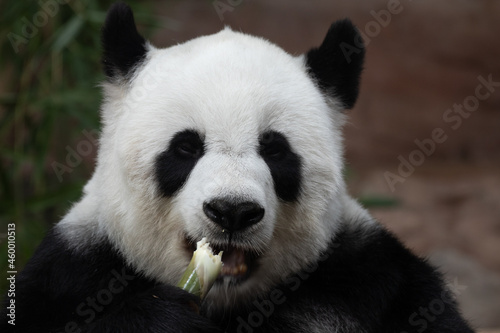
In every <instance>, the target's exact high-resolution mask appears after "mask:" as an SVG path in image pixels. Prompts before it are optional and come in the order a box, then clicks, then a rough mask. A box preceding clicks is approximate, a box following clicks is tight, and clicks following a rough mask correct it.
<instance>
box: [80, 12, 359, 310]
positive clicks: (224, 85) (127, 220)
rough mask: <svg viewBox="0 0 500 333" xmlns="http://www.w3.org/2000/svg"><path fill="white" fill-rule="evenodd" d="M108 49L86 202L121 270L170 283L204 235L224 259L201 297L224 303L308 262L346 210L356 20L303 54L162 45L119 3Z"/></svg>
mask: <svg viewBox="0 0 500 333" xmlns="http://www.w3.org/2000/svg"><path fill="white" fill-rule="evenodd" d="M102 40H103V48H104V58H103V65H104V71H105V73H106V77H107V79H106V82H105V83H104V84H103V86H104V94H105V100H104V103H103V106H102V121H103V129H102V135H101V140H100V148H99V155H98V159H97V167H96V171H95V174H94V177H93V179H92V180H91V181H90V182H89V184H88V185H87V187H86V194H87V196H91V197H93V198H94V201H95V202H96V205H97V206H98V207H99V209H98V212H99V213H98V218H97V219H98V220H99V226H100V228H101V229H102V230H103V232H104V233H105V234H106V235H107V237H108V238H109V239H111V241H112V242H113V243H114V245H115V246H116V247H117V248H118V249H119V250H120V251H121V253H122V254H123V255H124V257H125V258H126V260H127V261H128V262H129V264H131V265H132V266H134V267H135V268H136V269H138V270H140V271H142V272H143V273H144V274H145V275H146V276H149V277H151V278H154V279H156V280H159V281H162V282H165V283H171V284H175V283H176V282H177V281H178V279H179V278H180V276H181V275H182V273H183V271H184V269H185V268H186V266H187V264H188V262H189V260H190V258H191V255H192V250H193V248H192V247H193V244H195V242H196V241H198V240H200V239H201V238H202V237H207V239H208V241H209V242H210V243H211V245H213V247H215V248H216V249H220V250H223V251H224V257H223V262H224V273H223V275H222V276H221V277H220V278H219V280H218V281H217V283H216V285H215V286H214V288H213V289H212V290H211V291H210V293H209V295H208V297H207V299H211V300H212V301H213V302H215V303H217V302H219V303H221V304H223V303H226V300H227V299H232V300H234V299H244V296H245V295H250V294H251V295H255V294H256V293H259V292H261V291H264V290H266V289H267V288H269V286H270V285H272V284H273V283H277V282H279V281H280V279H283V278H284V277H286V275H287V274H290V273H291V272H294V271H297V270H299V269H301V268H304V267H305V266H306V265H307V264H309V263H310V262H312V261H314V260H316V259H317V258H318V256H319V254H320V253H321V252H322V251H324V250H325V249H326V247H327V244H328V242H329V241H330V240H331V238H332V236H333V234H334V232H335V228H336V221H335V218H336V217H338V216H339V214H341V212H342V203H341V201H342V197H343V196H344V188H345V186H344V183H343V180H342V167H343V162H342V136H341V126H342V124H343V122H344V116H343V113H342V111H343V110H344V109H349V108H351V107H352V106H353V104H354V102H355V100H356V98H357V94H358V84H359V75H360V72H361V68H362V62H363V56H364V49H363V47H362V45H361V44H360V37H359V34H358V32H357V30H356V29H355V28H354V26H353V25H352V24H351V22H350V21H348V20H344V21H339V22H337V23H334V24H333V25H332V27H331V28H330V30H329V31H328V33H327V35H326V38H325V40H324V42H323V43H322V45H321V46H320V47H318V48H315V49H312V50H311V51H309V52H308V53H306V54H304V55H300V56H292V55H290V54H288V53H286V52H285V51H283V50H282V49H280V48H279V47H277V46H275V45H273V44H271V43H269V42H268V41H266V40H264V39H261V38H257V37H252V36H249V35H246V34H243V33H240V32H234V31H232V30H231V29H229V28H226V29H224V30H222V31H221V32H219V33H217V34H214V35H210V36H204V37H200V38H196V39H193V40H191V41H188V42H186V43H183V44H179V45H175V46H171V47H169V48H166V49H158V48H155V47H153V46H152V45H151V44H149V43H148V42H147V41H145V40H144V38H143V37H141V36H140V35H139V34H138V32H137V30H136V27H135V23H134V19H133V15H132V12H131V11H130V9H129V8H128V7H127V6H126V5H124V4H120V3H119V4H115V5H114V6H113V7H112V8H111V10H110V12H109V13H108V16H107V19H106V22H105V26H104V28H103V32H102ZM342 46H348V47H347V48H345V47H344V48H343V47H342ZM346 49H347V50H355V51H353V52H351V53H349V54H346V52H344V51H345V50H346Z"/></svg>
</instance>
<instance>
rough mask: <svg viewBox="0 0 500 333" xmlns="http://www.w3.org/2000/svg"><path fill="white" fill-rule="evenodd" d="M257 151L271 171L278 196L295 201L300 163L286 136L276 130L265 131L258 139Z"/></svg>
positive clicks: (300, 176) (298, 186) (298, 190)
mask: <svg viewBox="0 0 500 333" xmlns="http://www.w3.org/2000/svg"><path fill="white" fill-rule="evenodd" d="M259 153H260V155H261V156H262V158H263V159H264V161H265V162H266V164H267V166H268V167H269V170H270V171H271V176H272V177H273V181H274V189H275V191H276V194H277V195H278V197H279V198H280V199H282V200H284V201H296V200H297V198H298V196H299V193H300V185H301V178H302V175H301V173H302V163H301V160H300V156H299V155H297V154H296V153H295V152H294V151H293V150H292V148H291V146H290V144H289V143H288V140H287V139H286V137H285V136H284V135H283V134H281V133H279V132H276V131H268V132H265V133H264V134H262V136H261V137H260V140H259Z"/></svg>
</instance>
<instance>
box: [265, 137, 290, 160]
mask: <svg viewBox="0 0 500 333" xmlns="http://www.w3.org/2000/svg"><path fill="white" fill-rule="evenodd" d="M289 151H290V146H289V145H288V142H287V141H286V139H285V137H284V136H283V135H281V134H280V133H277V132H266V133H264V134H263V135H262V138H261V139H260V154H261V156H262V157H265V158H269V159H274V160H279V159H282V158H284V157H285V156H286V154H287V152H289Z"/></svg>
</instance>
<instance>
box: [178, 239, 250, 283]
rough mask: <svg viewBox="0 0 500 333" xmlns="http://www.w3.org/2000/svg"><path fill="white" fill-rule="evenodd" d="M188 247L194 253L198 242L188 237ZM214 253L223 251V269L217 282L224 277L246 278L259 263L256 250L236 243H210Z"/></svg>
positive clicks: (232, 278) (236, 280) (233, 278)
mask: <svg viewBox="0 0 500 333" xmlns="http://www.w3.org/2000/svg"><path fill="white" fill-rule="evenodd" d="M187 243H188V248H189V250H190V251H191V253H193V252H194V251H195V250H196V242H194V241H192V240H190V239H189V238H187ZM210 246H211V247H212V250H213V252H214V253H219V252H220V251H222V270H221V274H220V276H219V277H218V279H217V281H216V282H222V281H223V280H224V279H229V280H232V281H233V282H242V281H244V280H246V279H247V278H248V277H249V276H250V275H251V273H252V271H253V270H254V269H255V267H256V265H257V259H258V254H257V253H256V252H255V251H252V250H248V249H244V248H243V247H240V246H238V245H236V244H232V243H229V244H224V245H218V244H214V243H210Z"/></svg>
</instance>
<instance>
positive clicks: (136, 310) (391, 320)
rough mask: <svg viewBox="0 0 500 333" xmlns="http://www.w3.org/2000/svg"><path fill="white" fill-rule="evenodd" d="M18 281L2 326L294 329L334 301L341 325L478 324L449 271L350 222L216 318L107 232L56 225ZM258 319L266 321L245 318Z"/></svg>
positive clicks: (401, 328) (462, 327) (439, 330)
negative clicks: (81, 243) (86, 234)
mask: <svg viewBox="0 0 500 333" xmlns="http://www.w3.org/2000/svg"><path fill="white" fill-rule="evenodd" d="M345 222H346V224H347V223H349V222H350V221H345ZM334 252H335V255H331V254H333V253H334ZM16 282H17V291H16V297H15V300H16V326H15V327H14V326H10V325H8V324H7V323H6V321H4V322H3V323H2V325H3V329H2V332H130V333H132V332H186V333H188V332H251V331H250V330H249V329H248V327H250V329H253V332H296V328H297V323H300V321H301V317H300V316H299V315H295V316H290V315H289V313H298V314H304V318H305V319H304V320H314V318H315V314H316V313H315V312H314V311H318V310H317V309H321V308H322V307H328V308H331V309H332V318H331V320H332V321H336V322H338V325H339V326H338V331H337V332H357V331H356V329H362V330H360V331H359V332H380V333H382V332H383V333H401V332H408V333H410V332H429V333H443V332H450V333H451V332H455V333H456V332H463V333H466V332H473V331H472V330H471V329H470V328H469V327H468V326H467V324H466V323H465V322H464V321H463V319H462V318H461V317H460V314H459V313H458V311H457V308H456V304H455V302H454V301H453V295H451V294H450V291H448V290H447V289H446V287H445V286H444V284H443V280H442V277H441V276H440V275H439V274H438V273H437V272H436V271H435V270H434V269H433V268H431V266H429V265H428V264H427V263H426V262H425V261H424V260H422V259H420V258H418V257H416V256H415V255H413V254H412V253H410V252H409V251H408V250H407V249H405V248H404V247H403V246H402V245H401V244H400V243H399V242H398V240H396V239H395V238H394V237H393V236H392V235H391V234H390V233H389V232H387V231H386V230H384V229H383V228H373V229H372V230H360V229H357V230H356V229H354V230H352V229H350V228H349V227H347V226H345V227H344V228H343V230H342V231H341V232H339V234H338V235H337V237H336V238H335V239H333V240H332V242H331V245H330V249H329V250H328V251H326V252H325V254H324V255H323V256H322V257H321V258H320V261H319V262H318V264H317V265H314V266H311V267H310V268H307V269H305V270H304V271H302V272H299V273H297V274H294V275H292V276H290V277H288V278H287V279H286V280H284V281H283V283H282V284H280V285H277V286H275V287H274V288H273V289H272V291H271V292H270V294H273V296H274V298H272V297H271V296H266V297H262V298H259V299H256V300H255V301H254V302H252V304H249V305H248V307H246V308H243V309H237V308H235V309H233V311H231V312H221V313H215V314H213V316H212V318H211V319H207V318H204V317H203V316H200V315H197V314H196V313H195V311H194V308H196V306H198V305H199V300H197V298H196V297H194V296H192V295H191V294H189V293H187V292H184V291H182V290H180V289H179V288H176V287H173V286H168V285H162V284H158V283H155V282H154V281H151V280H149V279H147V278H145V277H143V276H141V274H138V273H137V272H135V271H134V270H133V269H132V268H130V267H128V266H127V264H126V263H125V261H124V259H123V258H122V257H121V256H120V254H119V253H118V252H117V251H116V250H114V249H113V246H112V245H111V244H110V243H109V242H108V241H104V240H103V241H102V242H101V243H100V245H99V247H96V248H89V249H86V251H85V253H83V254H82V253H73V252H72V251H71V250H68V249H67V248H66V246H65V245H64V243H63V242H62V241H61V240H60V239H59V236H58V235H57V233H56V232H55V231H54V230H52V231H51V232H49V233H48V235H47V236H46V237H45V239H44V240H43V242H42V243H41V244H40V246H39V248H38V250H37V251H36V252H35V254H34V255H33V258H32V259H31V261H30V262H29V264H28V265H27V266H26V268H25V269H24V270H23V272H21V273H20V274H19V275H18V277H17V281H16ZM108 295H112V297H111V298H108ZM96 299H99V300H101V301H104V302H99V301H96ZM271 299H273V300H276V299H277V300H279V302H271V301H270V300H271ZM108 300H109V303H108ZM283 300H284V301H283ZM435 300H439V301H440V302H442V303H440V304H444V309H443V311H442V313H440V314H439V315H433V314H432V312H430V310H429V306H430V304H432V302H433V301H435ZM7 301H8V300H7ZM282 301H283V302H282ZM270 303H271V304H272V306H270V305H269V304H270ZM277 303H280V304H277ZM256 304H257V305H256ZM271 308H272V309H271ZM262 309H264V310H262ZM310 309H312V311H311V310H310ZM420 309H424V311H427V312H428V315H429V316H430V318H431V319H432V320H426V317H425V316H423V315H421V314H420V312H419V311H420ZM271 310H272V313H270V312H271ZM256 313H257V314H256ZM415 314H418V315H415ZM266 315H269V317H266ZM252 316H253V317H252ZM4 318H5V314H4ZM249 318H250V320H249ZM259 318H263V323H262V325H260V326H258V327H255V328H254V327H253V326H251V325H250V324H248V323H247V322H250V323H252V324H254V322H252V320H253V321H256V320H258V319H259ZM411 318H413V320H412V319H411ZM264 320H265V321H264ZM243 322H244V323H246V324H242V323H243ZM353 322H355V323H357V325H359V326H352V325H353ZM352 327H354V328H355V329H354V330H352ZM238 329H239V331H238Z"/></svg>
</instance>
